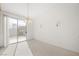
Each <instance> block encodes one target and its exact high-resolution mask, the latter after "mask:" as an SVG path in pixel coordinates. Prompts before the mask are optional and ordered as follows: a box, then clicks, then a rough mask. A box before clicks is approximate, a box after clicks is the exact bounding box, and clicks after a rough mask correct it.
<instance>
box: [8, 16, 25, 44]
mask: <svg viewBox="0 0 79 59" xmlns="http://www.w3.org/2000/svg"><path fill="white" fill-rule="evenodd" d="M6 23H7V25H6V30H7V32H6V36H7V42H8V44H13V43H17V42H21V41H25V40H26V20H23V19H16V18H11V17H7V16H6Z"/></svg>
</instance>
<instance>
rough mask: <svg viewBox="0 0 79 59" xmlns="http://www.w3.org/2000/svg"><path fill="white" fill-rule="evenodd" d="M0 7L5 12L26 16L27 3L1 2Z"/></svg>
mask: <svg viewBox="0 0 79 59" xmlns="http://www.w3.org/2000/svg"><path fill="white" fill-rule="evenodd" d="M1 8H2V10H4V11H7V12H11V13H14V14H18V15H22V16H27V3H2V4H1Z"/></svg>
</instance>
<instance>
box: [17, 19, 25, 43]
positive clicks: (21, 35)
mask: <svg viewBox="0 0 79 59" xmlns="http://www.w3.org/2000/svg"><path fill="white" fill-rule="evenodd" d="M25 40H26V21H25V20H18V42H20V41H25Z"/></svg>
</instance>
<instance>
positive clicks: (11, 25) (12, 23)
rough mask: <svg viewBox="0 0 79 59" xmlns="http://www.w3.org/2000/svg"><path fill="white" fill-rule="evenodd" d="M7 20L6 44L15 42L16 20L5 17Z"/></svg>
mask: <svg viewBox="0 0 79 59" xmlns="http://www.w3.org/2000/svg"><path fill="white" fill-rule="evenodd" d="M7 20H8V44H12V43H16V42H17V19H14V18H10V17H7Z"/></svg>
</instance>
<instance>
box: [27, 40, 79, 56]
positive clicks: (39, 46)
mask: <svg viewBox="0 0 79 59" xmlns="http://www.w3.org/2000/svg"><path fill="white" fill-rule="evenodd" d="M27 42H28V44H29V47H30V49H31V51H32V54H33V55H34V56H79V53H76V52H72V51H69V50H66V49H63V48H59V47H56V46H53V45H49V44H47V43H44V42H41V41H38V40H29V41H27Z"/></svg>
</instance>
